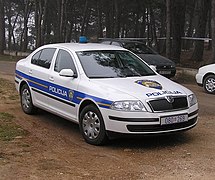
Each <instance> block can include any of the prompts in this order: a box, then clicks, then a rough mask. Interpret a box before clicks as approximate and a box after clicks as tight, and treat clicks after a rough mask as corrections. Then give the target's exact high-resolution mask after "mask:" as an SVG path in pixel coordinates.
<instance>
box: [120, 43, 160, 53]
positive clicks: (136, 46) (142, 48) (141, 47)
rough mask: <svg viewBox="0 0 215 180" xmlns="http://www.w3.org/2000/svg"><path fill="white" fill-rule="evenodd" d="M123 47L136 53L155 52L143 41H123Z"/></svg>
mask: <svg viewBox="0 0 215 180" xmlns="http://www.w3.org/2000/svg"><path fill="white" fill-rule="evenodd" d="M123 47H124V48H125V49H128V50H130V51H132V52H133V53H136V54H156V52H155V51H154V50H152V49H151V48H149V47H148V46H146V45H145V44H143V43H138V42H125V43H123Z"/></svg>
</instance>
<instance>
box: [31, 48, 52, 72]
mask: <svg viewBox="0 0 215 180" xmlns="http://www.w3.org/2000/svg"><path fill="white" fill-rule="evenodd" d="M55 50H56V49H55V48H46V49H42V50H41V51H39V52H37V53H36V54H35V55H34V56H33V57H32V59H31V63H32V64H35V65H38V66H41V67H44V68H47V69H49V68H50V65H51V61H52V58H53V55H54V52H55Z"/></svg>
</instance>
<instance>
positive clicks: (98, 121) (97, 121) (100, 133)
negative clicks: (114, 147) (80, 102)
mask: <svg viewBox="0 0 215 180" xmlns="http://www.w3.org/2000/svg"><path fill="white" fill-rule="evenodd" d="M79 127H80V131H81V133H82V136H83V137H84V139H85V141H86V142H87V143H89V144H93V145H102V144H104V143H105V142H106V140H107V135H106V131H105V125H104V121H103V118H102V115H101V113H100V111H99V110H98V108H96V107H95V106H94V105H88V106H86V107H85V108H84V109H83V110H82V111H81V113H80V123H79Z"/></svg>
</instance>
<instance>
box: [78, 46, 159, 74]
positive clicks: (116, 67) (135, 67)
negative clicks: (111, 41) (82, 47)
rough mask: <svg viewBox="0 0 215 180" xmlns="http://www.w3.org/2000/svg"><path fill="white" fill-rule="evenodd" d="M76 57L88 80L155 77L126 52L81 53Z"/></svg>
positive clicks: (136, 58)
mask: <svg viewBox="0 0 215 180" xmlns="http://www.w3.org/2000/svg"><path fill="white" fill-rule="evenodd" d="M77 55H78V57H79V59H80V62H81V64H82V66H83V69H84V71H85V73H86V75H87V76H88V77H89V78H115V77H132V76H149V75H155V73H154V71H152V70H151V69H150V68H149V67H148V66H147V65H146V64H145V63H144V62H143V61H142V60H141V59H139V58H138V57H136V56H135V55H133V54H132V53H130V52H128V51H109V50H108V51H106V50H105V51H82V52H77Z"/></svg>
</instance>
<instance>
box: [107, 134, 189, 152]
mask: <svg viewBox="0 0 215 180" xmlns="http://www.w3.org/2000/svg"><path fill="white" fill-rule="evenodd" d="M191 141H193V136H192V134H191V133H189V132H178V133H168V134H161V135H141V136H133V137H121V138H117V139H113V140H111V141H110V142H109V144H108V146H114V147H116V148H122V147H123V148H128V149H130V148H132V149H133V148H144V149H155V148H161V149H162V148H166V147H175V146H181V145H184V144H188V143H190V142H191Z"/></svg>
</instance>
